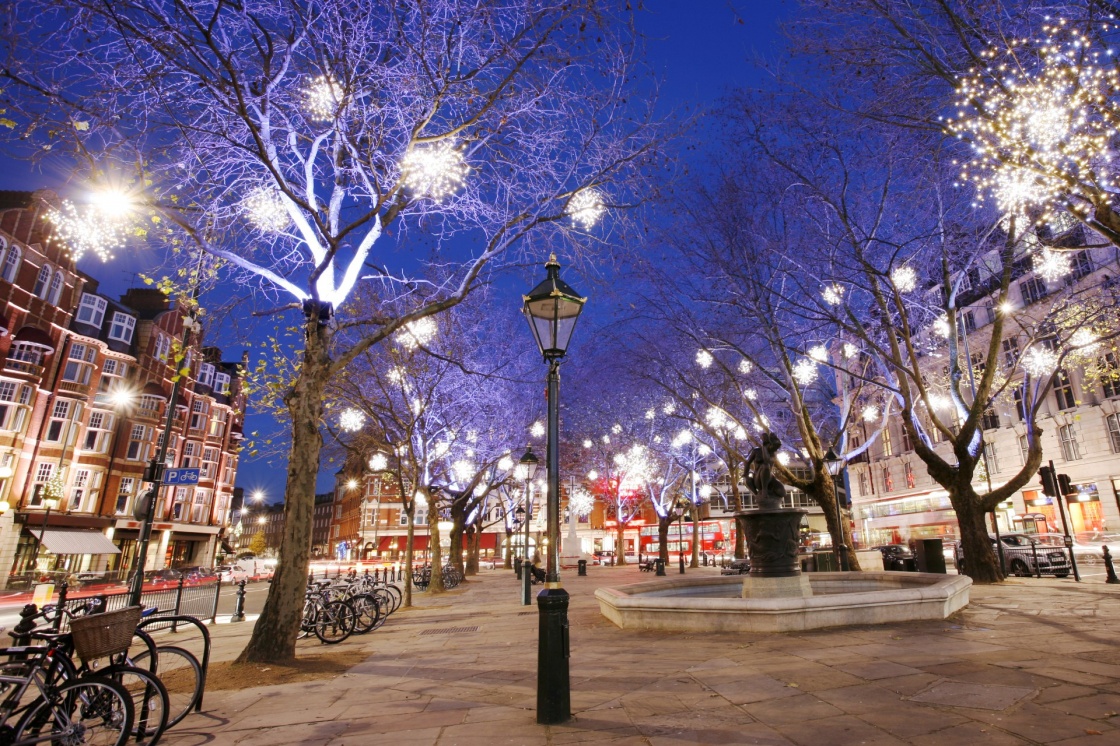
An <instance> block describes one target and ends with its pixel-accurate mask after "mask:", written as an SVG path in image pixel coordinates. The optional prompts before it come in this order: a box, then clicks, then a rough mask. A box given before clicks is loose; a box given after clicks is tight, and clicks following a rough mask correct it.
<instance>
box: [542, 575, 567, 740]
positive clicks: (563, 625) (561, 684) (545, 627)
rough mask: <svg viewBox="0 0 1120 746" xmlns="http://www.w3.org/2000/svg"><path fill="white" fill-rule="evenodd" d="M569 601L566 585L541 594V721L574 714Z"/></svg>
mask: <svg viewBox="0 0 1120 746" xmlns="http://www.w3.org/2000/svg"><path fill="white" fill-rule="evenodd" d="M568 601H569V596H568V592H567V591H566V590H564V589H563V588H545V589H544V590H543V591H541V592H540V593H538V594H537V609H538V611H539V617H538V619H539V623H538V628H537V722H538V723H540V724H541V725H556V724H557V723H563V722H565V721H567V720H569V719H571V717H572V693H571V682H570V680H569V678H568Z"/></svg>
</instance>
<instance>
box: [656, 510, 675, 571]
mask: <svg viewBox="0 0 1120 746" xmlns="http://www.w3.org/2000/svg"><path fill="white" fill-rule="evenodd" d="M672 522H673V519H672V517H671V516H665V517H662V516H657V546H658V549H657V556H658V557H660V558H661V561H662V562H664V563H665V564H666V565H668V564H669V525H670V524H671V523H672Z"/></svg>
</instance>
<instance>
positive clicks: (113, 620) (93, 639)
mask: <svg viewBox="0 0 1120 746" xmlns="http://www.w3.org/2000/svg"><path fill="white" fill-rule="evenodd" d="M139 623H140V607H139V606H126V607H125V608H123V609H118V610H117V611H106V612H104V613H102V614H90V615H89V616H79V617H74V618H73V619H71V620H70V633H71V634H72V635H73V637H74V651H75V652H76V653H77V654H78V657H79V658H81V659H82V660H83V661H91V660H94V659H95V658H104V657H105V656H107V655H116V654H117V653H123V652H124V651H126V650H128V647H129V645H131V644H132V636H133V634H134V633H135V632H136V625H137V624H139Z"/></svg>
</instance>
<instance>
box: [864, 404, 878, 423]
mask: <svg viewBox="0 0 1120 746" xmlns="http://www.w3.org/2000/svg"><path fill="white" fill-rule="evenodd" d="M878 418H879V408H878V407H876V406H874V405H868V406H866V407H864V408H863V421H864V422H874V421H875V420H877V419H878Z"/></svg>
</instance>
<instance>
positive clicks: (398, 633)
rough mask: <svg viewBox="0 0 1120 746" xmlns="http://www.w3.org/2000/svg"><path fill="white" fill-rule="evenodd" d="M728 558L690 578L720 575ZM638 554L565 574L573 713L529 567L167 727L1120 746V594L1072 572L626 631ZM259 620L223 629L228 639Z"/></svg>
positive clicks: (236, 736) (404, 743)
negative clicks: (923, 618)
mask: <svg viewBox="0 0 1120 746" xmlns="http://www.w3.org/2000/svg"><path fill="white" fill-rule="evenodd" d="M714 572H715V570H714V569H711V568H701V569H698V570H689V573H690V574H691V573H696V574H704V573H714ZM643 579H646V576H645V575H644V574H640V573H639V571H638V570H637V569H636V568H634V567H625V568H611V567H593V568H590V569H589V571H588V576H587V577H582V578H581V577H576V574H575V573H574V572H571V573H568V574H565V577H564V583H565V587H566V588H567V589H568V590H569V591H570V592H571V594H572V603H571V611H570V622H571V687H572V711H573V717H572V719H571V720H570V721H569V722H568V723H566V724H563V725H559V726H539V725H537V724H536V722H535V709H534V707H535V701H536V694H535V687H536V639H537V614H536V609H535V607H533V608H532V609H531V610H530V609H529V608H528V607H522V606H521V605H520V602H519V596H518V585H517V583H516V581H515V579H514V576H513V573H512V572H511V571H506V570H488V571H484V572H483V573H482V574H481V575H480V576H478V577H474V578H471V579H470V582H468V583H464V584H463V585H462V586H461V587H460V588H459V589H457V590H455V591H451V592H448V593H446V594H444V595H441V596H425V595H422V594H418V596H417V605H416V608H414V609H411V610H402V611H401V612H398V613H397V614H394V615H393V616H392V617H391V618H390V620H389V621H388V623H387V624H386V625H385V626H384V627H383V628H381V629H379V630H377V631H375V632H374V633H372V634H370V635H366V636H363V637H352V638H350V639H349V640H347V641H346V642H344V643H342V644H341V645H339V646H336V647H335V648H329V649H328V648H326V647H325V646H320V645H319V644H318V642H314V641H305V642H302V643H300V652H301V654H314V653H319V652H336V651H337V650H348V651H350V652H351V653H352V655H353V663H354V665H353V667H352V668H351V669H350V670H349V671H348V672H347V673H345V674H343V675H341V676H338V677H335V678H332V679H323V680H318V681H312V682H304V683H299V684H287V685H281V686H272V687H259V688H254V689H244V690H240V691H218V692H212V693H209V694H208V695H207V700H206V706H205V708H204V709H205V712H204V713H201V714H198V715H192V716H190V717H189V718H188V719H187V720H186V721H185V722H184V723H183V724H182V725H181V726H180V727H179V728H177V729H175V730H173V731H171V732H169V733H167V734H166V736H165V737H164V742H165V743H167V744H169V745H171V746H187V745H191V744H205V743H214V744H238V745H239V746H241V745H245V746H249V745H253V744H268V745H269V746H281V745H282V744H311V745H316V744H331V745H332V746H343V745H344V744H392V745H393V746H414V745H415V746H422V745H429V744H431V745H437V746H452V745H461V746H467V745H469V744H485V745H486V746H497V745H498V744H519V745H520V744H526V745H530V744H575V743H596V744H600V743H601V744H616V745H618V746H622V745H626V746H630V745H634V746H639V745H641V746H669V745H675V744H799V745H803V746H834V745H835V746H840V745H842V744H869V745H872V744H875V745H878V744H1035V743H1046V744H1068V745H1070V746H1072V745H1074V744H1089V745H1092V746H1107V745H1108V744H1116V743H1120V730H1118V728H1120V647H1118V646H1117V644H1116V640H1117V624H1116V621H1115V620H1117V619H1118V618H1120V590H1118V587H1117V586H1109V585H1104V584H1101V583H1082V584H1077V583H1075V582H1073V581H1072V580H1064V581H1060V580H1036V579H1012V580H1008V581H1007V582H1005V583H1003V584H1002V585H1000V586H996V587H988V586H974V587H973V589H972V602H971V603H970V605H969V606H968V607H967V608H966V609H965V610H964V611H962V612H960V613H958V614H957V615H955V616H954V617H952V618H951V619H949V620H948V621H945V622H911V623H904V624H895V625H887V626H878V627H846V628H839V629H830V630H819V631H815V632H806V633H798V634H742V635H737V634H708V635H681V634H670V633H655V632H631V631H624V630H620V629H618V628H616V627H615V626H614V625H612V624H611V623H610V622H608V621H607V620H606V619H605V618H603V617H602V616H601V615H600V613H599V609H598V604H597V603H596V602H595V599H594V591H595V589H596V588H598V587H601V586H613V585H622V584H628V583H636V582H639V581H641V580H643ZM249 627H250V625H249V624H242V625H230V624H226V625H218V626H217V627H216V628H215V649H214V654H215V658H216V659H217V660H229V659H232V658H233V657H235V656H236V654H237V653H238V652H239V651H240V649H241V647H242V645H243V644H244V641H245V639H247V636H248V633H249Z"/></svg>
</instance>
